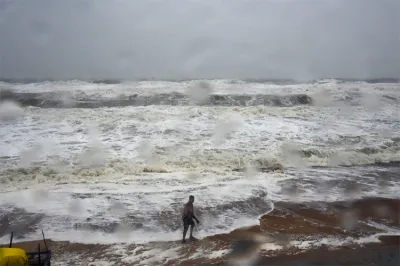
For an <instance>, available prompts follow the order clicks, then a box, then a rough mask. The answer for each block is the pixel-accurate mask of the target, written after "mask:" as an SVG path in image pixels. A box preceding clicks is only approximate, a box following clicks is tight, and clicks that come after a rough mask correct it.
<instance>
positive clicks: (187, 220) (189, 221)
mask: <svg viewBox="0 0 400 266" xmlns="http://www.w3.org/2000/svg"><path fill="white" fill-rule="evenodd" d="M189 225H192V226H194V221H193V218H189V217H185V218H183V227H189Z"/></svg>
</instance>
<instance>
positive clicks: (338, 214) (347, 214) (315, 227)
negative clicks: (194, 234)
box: [4, 198, 400, 265]
mask: <svg viewBox="0 0 400 266" xmlns="http://www.w3.org/2000/svg"><path fill="white" fill-rule="evenodd" d="M399 221H400V199H385V198H368V199H362V200H357V201H346V202H334V203H326V202H318V203H302V204H296V203H286V202H278V203H275V209H274V210H273V211H272V212H271V213H269V214H267V215H264V216H263V217H262V218H261V219H260V225H257V226H252V227H249V228H241V229H238V230H235V231H233V232H230V233H229V234H220V235H215V236H210V237H207V238H204V239H201V240H199V241H197V242H193V243H189V244H181V243H179V242H177V241H174V242H156V243H149V244H147V245H145V246H143V245H142V246H141V245H136V244H126V245H117V246H119V251H116V249H115V245H101V244H98V245H95V244H93V245H88V244H79V243H70V242H65V241H51V240H48V245H49V247H50V248H51V249H52V251H53V257H54V260H53V261H54V263H53V264H54V265H98V264H97V262H98V261H111V262H114V263H115V265H136V264H138V263H137V262H138V261H136V262H135V261H134V260H133V259H131V260H127V259H126V257H135V258H140V256H141V255H143V257H142V258H145V259H148V258H149V257H151V255H146V254H147V253H148V252H149V250H154V249H156V250H159V252H160V254H161V252H164V251H168V250H174V252H175V253H176V254H175V255H174V256H172V257H170V258H168V257H165V256H164V257H163V256H161V255H160V254H155V255H154V258H153V259H151V260H149V261H148V262H147V265H210V264H213V265H229V264H228V263H229V262H231V261H238V260H241V259H243V260H247V259H249V258H253V261H254V263H253V264H252V265H399V264H400V261H399V254H400V238H399V235H398V234H397V235H393V236H381V237H379V240H376V243H368V244H363V241H359V243H357V241H350V242H349V243H347V244H343V245H338V244H337V245H335V244H334V240H335V239H339V240H346V239H347V240H348V239H349V238H351V239H355V240H357V239H362V238H365V237H368V236H372V235H374V234H377V233H385V231H384V230H382V229H379V228H378V227H379V226H386V227H390V228H392V229H393V230H400V222H399ZM368 223H370V225H368ZM376 225H379V226H376ZM38 236H40V234H38ZM255 238H257V239H258V240H254V239H255ZM320 239H328V240H327V241H326V242H325V244H316V243H314V241H318V240H320ZM329 239H331V240H332V242H331V240H329ZM18 241H19V240H18ZM293 243H297V245H294V244H293ZM4 244H6V243H4ZM299 244H300V245H299ZM14 246H15V247H22V248H24V249H26V250H28V251H30V250H35V249H37V242H20V243H16V244H15V245H14ZM41 246H43V245H41ZM43 247H44V246H43ZM121 248H122V249H123V252H122V253H121V252H120V250H121ZM146 252H147V253H146ZM196 254H197V255H196ZM212 254H214V255H212ZM215 254H216V255H215ZM218 254H219V255H222V256H217V255H218ZM77 261H78V262H79V263H77ZM61 262H65V263H66V264H62V263H61ZM71 263H72V264H71ZM240 264H241V265H245V264H243V261H242V263H240ZM145 265H146V264H145ZM247 265H249V264H247Z"/></svg>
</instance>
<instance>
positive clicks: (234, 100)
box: [0, 90, 312, 108]
mask: <svg viewBox="0 0 400 266" xmlns="http://www.w3.org/2000/svg"><path fill="white" fill-rule="evenodd" d="M0 100H2V101H5V100H9V101H10V100H11V101H14V102H17V103H19V104H20V105H22V106H33V107H40V108H68V107H72V108H100V107H124V106H148V105H192V104H196V105H203V106H257V105H266V106H282V107H290V106H296V105H306V104H311V103H312V99H311V97H310V96H308V95H305V94H290V95H265V94H252V95H239V94H225V95H221V94H212V95H210V96H209V97H208V99H206V100H205V101H203V102H202V103H201V104H198V103H194V102H193V101H191V99H190V96H188V95H186V94H183V93H160V94H153V95H138V94H132V95H120V96H119V97H116V98H107V99H106V98H103V99H93V98H86V97H81V98H75V99H74V98H72V97H71V96H68V95H66V94H63V93H51V92H49V93H18V92H12V91H8V90H4V91H2V92H1V93H0Z"/></svg>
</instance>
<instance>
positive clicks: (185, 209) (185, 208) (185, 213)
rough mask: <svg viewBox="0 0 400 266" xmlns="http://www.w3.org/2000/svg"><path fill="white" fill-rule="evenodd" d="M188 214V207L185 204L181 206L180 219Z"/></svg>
mask: <svg viewBox="0 0 400 266" xmlns="http://www.w3.org/2000/svg"><path fill="white" fill-rule="evenodd" d="M187 215H188V207H187V206H186V204H185V205H184V206H183V211H182V219H183V218H185V217H186V216H187Z"/></svg>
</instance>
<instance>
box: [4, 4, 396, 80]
mask: <svg viewBox="0 0 400 266" xmlns="http://www.w3.org/2000/svg"><path fill="white" fill-rule="evenodd" d="M0 56H1V61H0V64H1V69H0V76H3V77H11V78H53V79H57V78H62V79H64V78H81V79H88V78H89V79H91V78H95V79H105V78H110V79H113V78H115V79H135V78H143V77H155V78H201V77H208V78H212V77H225V78H293V79H311V78H319V77H343V78H361V79H363V78H377V77H400V1H398V0H380V1H378V0H350V1H349V0H296V1H295V0H253V1H250V0H247V1H246V0H241V1H238V0H231V1H224V0H202V1H200V0H199V1H194V0H192V1H189V0H187V1H186V0H185V1H184V0H170V1H161V0H159V1H150V0H141V1H139V0H129V1H128V0H125V1H124V0H119V1H118V0H68V1H66V0H29V1H28V0H14V1H10V0H0Z"/></svg>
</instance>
